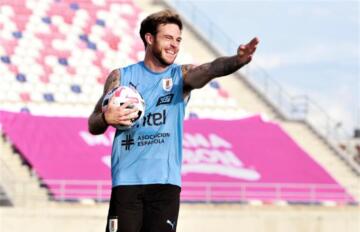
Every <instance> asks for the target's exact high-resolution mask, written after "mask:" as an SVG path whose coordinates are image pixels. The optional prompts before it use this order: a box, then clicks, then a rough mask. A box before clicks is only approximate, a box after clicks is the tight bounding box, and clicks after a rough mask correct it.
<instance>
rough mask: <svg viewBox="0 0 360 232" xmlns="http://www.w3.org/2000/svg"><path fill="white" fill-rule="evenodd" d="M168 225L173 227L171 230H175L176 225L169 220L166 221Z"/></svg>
mask: <svg viewBox="0 0 360 232" xmlns="http://www.w3.org/2000/svg"><path fill="white" fill-rule="evenodd" d="M166 223H167V224H169V225H170V226H171V230H174V229H175V223H172V222H171V221H170V220H169V219H168V220H167V221H166Z"/></svg>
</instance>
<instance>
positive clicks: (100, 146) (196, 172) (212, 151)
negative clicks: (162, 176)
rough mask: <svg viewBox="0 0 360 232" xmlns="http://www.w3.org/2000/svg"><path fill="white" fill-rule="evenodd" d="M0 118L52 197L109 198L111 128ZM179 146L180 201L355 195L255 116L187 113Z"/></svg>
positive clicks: (66, 120)
mask: <svg viewBox="0 0 360 232" xmlns="http://www.w3.org/2000/svg"><path fill="white" fill-rule="evenodd" d="M0 123H1V124H2V131H3V133H4V134H6V136H7V137H8V138H9V139H10V140H11V141H12V143H13V144H14V146H15V147H16V148H17V149H18V150H19V151H20V153H21V154H22V155H23V157H24V159H25V160H26V161H27V162H28V163H29V164H30V165H31V166H32V167H33V168H34V170H35V171H36V172H37V174H38V175H39V176H40V177H41V179H42V180H43V182H44V184H45V185H47V186H48V187H49V190H50V193H51V194H52V195H53V196H54V198H55V199H81V198H93V199H98V200H106V199H108V198H109V193H110V189H111V186H110V153H111V146H112V141H113V136H114V133H115V131H114V129H112V128H110V129H108V130H107V131H106V133H105V134H103V135H98V136H93V135H91V134H89V132H88V131H87V119H86V118H73V117H71V118H70V117H43V116H32V115H30V114H26V113H9V112H3V111H0ZM183 151H184V154H183V166H182V176H183V188H182V195H181V197H182V200H183V201H248V200H262V201H274V200H285V201H294V202H322V201H328V200H331V201H338V202H352V201H354V200H353V198H352V197H351V196H350V195H349V194H348V193H347V192H346V190H345V189H344V188H343V187H341V186H340V185H339V184H338V183H337V182H336V181H335V180H334V179H333V178H332V177H331V176H330V175H329V173H327V172H326V171H325V169H324V168H323V167H321V166H320V165H319V164H318V163H316V162H315V161H314V160H313V159H312V158H311V157H310V156H309V155H308V154H307V153H306V152H305V151H304V150H303V149H301V147H299V146H298V145H297V144H296V143H295V142H294V141H293V140H292V139H291V138H290V137H289V136H288V135H287V134H286V132H285V131H283V130H282V129H281V127H280V126H279V125H277V124H274V123H271V122H264V121H262V120H261V118H260V117H258V116H254V117H249V118H244V119H240V120H232V121H222V120H207V119H192V120H187V121H185V126H184V138H183ZM0 155H1V154H0Z"/></svg>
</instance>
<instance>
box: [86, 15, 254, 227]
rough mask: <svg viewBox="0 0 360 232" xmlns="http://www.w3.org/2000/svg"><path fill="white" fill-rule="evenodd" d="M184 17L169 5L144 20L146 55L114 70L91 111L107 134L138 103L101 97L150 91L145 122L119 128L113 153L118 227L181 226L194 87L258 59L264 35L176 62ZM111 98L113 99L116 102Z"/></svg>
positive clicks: (95, 128) (112, 219)
mask: <svg viewBox="0 0 360 232" xmlns="http://www.w3.org/2000/svg"><path fill="white" fill-rule="evenodd" d="M182 27H183V25H182V22H181V20H180V18H179V16H178V15H177V14H176V13H174V12H172V11H170V10H165V11H160V12H157V13H154V14H152V15H149V16H148V17H147V18H145V19H144V20H143V21H142V23H141V28H140V37H141V39H142V40H143V42H144V45H145V58H144V61H141V62H139V63H136V64H133V65H130V66H127V67H123V68H119V69H116V70H114V71H112V72H111V73H110V75H109V77H108V78H107V80H106V83H105V86H104V91H103V95H102V97H101V98H100V99H99V101H98V103H97V104H96V106H95V109H94V111H93V113H92V114H91V115H90V117H89V131H90V132H91V133H92V134H102V133H104V132H105V131H106V129H107V127H108V126H109V125H119V124H120V125H131V124H132V119H134V118H136V117H137V112H136V110H135V109H128V108H127V107H128V106H129V105H131V102H127V103H125V104H123V105H122V106H115V105H113V104H109V107H108V109H107V110H106V111H105V112H102V111H101V103H102V100H103V98H104V96H105V95H106V93H107V92H109V91H110V90H111V89H113V88H115V87H117V86H119V85H122V86H132V87H135V88H136V89H137V91H138V92H139V93H140V94H141V95H142V96H143V98H144V100H145V103H146V112H145V116H144V117H143V120H142V121H141V122H137V123H136V124H135V125H133V126H132V127H131V128H130V129H128V130H117V131H116V134H115V138H114V142H113V148H112V155H111V174H112V185H113V188H112V193H111V199H110V207H109V213H108V223H107V224H108V225H107V226H106V231H109V228H112V229H115V228H114V227H117V230H114V231H118V232H170V231H176V225H177V218H178V213H179V200H180V191H181V163H182V135H183V118H184V111H185V106H186V102H187V100H188V99H189V94H190V92H191V90H193V89H196V88H201V87H203V86H204V85H205V84H207V83H208V82H210V81H211V80H212V79H214V78H216V77H220V76H225V75H228V74H231V73H233V72H235V71H236V70H238V69H240V68H241V67H242V66H244V65H245V64H247V63H249V62H250V61H251V58H252V55H253V54H254V52H255V50H256V46H257V44H258V42H259V41H258V39H257V38H254V39H252V40H251V41H250V42H249V43H248V44H246V45H240V46H239V48H238V50H237V53H236V54H235V55H234V56H230V57H220V58H217V59H215V60H214V61H212V62H209V63H205V64H202V65H199V66H195V65H177V64H174V61H175V59H176V56H177V54H178V52H179V48H180V43H181V40H182V38H181V31H182ZM110 102H111V100H110Z"/></svg>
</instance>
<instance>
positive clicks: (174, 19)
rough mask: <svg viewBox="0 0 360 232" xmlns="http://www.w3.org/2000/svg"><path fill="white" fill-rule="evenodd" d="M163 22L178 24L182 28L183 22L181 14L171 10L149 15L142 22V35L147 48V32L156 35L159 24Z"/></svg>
mask: <svg viewBox="0 0 360 232" xmlns="http://www.w3.org/2000/svg"><path fill="white" fill-rule="evenodd" d="M161 24H176V25H178V26H179V28H180V30H182V22H181V19H180V16H179V15H178V14H177V13H175V12H174V11H171V10H162V11H159V12H156V13H154V14H151V15H149V16H148V17H146V18H145V19H144V20H143V21H142V22H141V27H140V37H141V39H142V41H143V43H144V46H145V48H146V46H147V43H146V40H145V34H146V33H151V34H152V35H154V36H155V35H156V33H157V30H158V26H159V25H161Z"/></svg>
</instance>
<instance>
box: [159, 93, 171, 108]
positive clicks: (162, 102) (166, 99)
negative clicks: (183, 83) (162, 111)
mask: <svg viewBox="0 0 360 232" xmlns="http://www.w3.org/2000/svg"><path fill="white" fill-rule="evenodd" d="M173 97H174V94H173V93H170V94H168V95H165V96H162V97H160V98H159V99H158V101H157V103H156V106H159V105H166V104H170V103H171V101H172V99H173Z"/></svg>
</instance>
